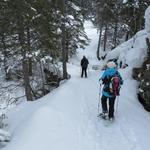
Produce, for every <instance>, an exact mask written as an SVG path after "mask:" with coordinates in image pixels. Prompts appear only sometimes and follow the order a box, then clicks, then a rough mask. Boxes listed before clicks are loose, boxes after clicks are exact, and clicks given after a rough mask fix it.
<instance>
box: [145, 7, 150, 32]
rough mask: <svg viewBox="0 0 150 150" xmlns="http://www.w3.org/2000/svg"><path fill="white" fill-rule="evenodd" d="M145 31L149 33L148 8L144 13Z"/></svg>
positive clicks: (149, 9) (149, 15)
mask: <svg viewBox="0 0 150 150" xmlns="http://www.w3.org/2000/svg"><path fill="white" fill-rule="evenodd" d="M145 30H146V31H147V32H148V33H150V6H149V7H148V8H147V10H146V11H145Z"/></svg>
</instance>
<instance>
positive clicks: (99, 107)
mask: <svg viewBox="0 0 150 150" xmlns="http://www.w3.org/2000/svg"><path fill="white" fill-rule="evenodd" d="M101 87H102V85H101V84H100V87H99V93H98V95H99V97H98V115H99V114H100V98H101ZM98 115H97V116H98Z"/></svg>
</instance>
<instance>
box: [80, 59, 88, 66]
mask: <svg viewBox="0 0 150 150" xmlns="http://www.w3.org/2000/svg"><path fill="white" fill-rule="evenodd" d="M88 64H89V61H88V59H87V58H86V57H83V58H82V60H81V66H82V68H87V66H88Z"/></svg>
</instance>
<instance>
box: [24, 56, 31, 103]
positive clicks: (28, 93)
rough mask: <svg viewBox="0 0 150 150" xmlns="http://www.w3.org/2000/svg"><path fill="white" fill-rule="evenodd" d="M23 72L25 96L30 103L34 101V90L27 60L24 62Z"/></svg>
mask: <svg viewBox="0 0 150 150" xmlns="http://www.w3.org/2000/svg"><path fill="white" fill-rule="evenodd" d="M22 70H23V76H24V86H25V94H26V98H27V100H28V101H32V100H33V98H32V90H31V86H30V79H29V74H28V62H27V60H26V59H24V60H23V61H22Z"/></svg>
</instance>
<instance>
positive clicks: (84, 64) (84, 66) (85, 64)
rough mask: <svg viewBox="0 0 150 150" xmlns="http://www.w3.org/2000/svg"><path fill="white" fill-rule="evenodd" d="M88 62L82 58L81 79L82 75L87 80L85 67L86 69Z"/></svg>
mask: <svg viewBox="0 0 150 150" xmlns="http://www.w3.org/2000/svg"><path fill="white" fill-rule="evenodd" d="M88 64H89V61H88V59H87V58H86V57H85V56H83V58H82V60H81V67H82V74H81V77H83V74H85V77H86V78H87V67H88Z"/></svg>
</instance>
